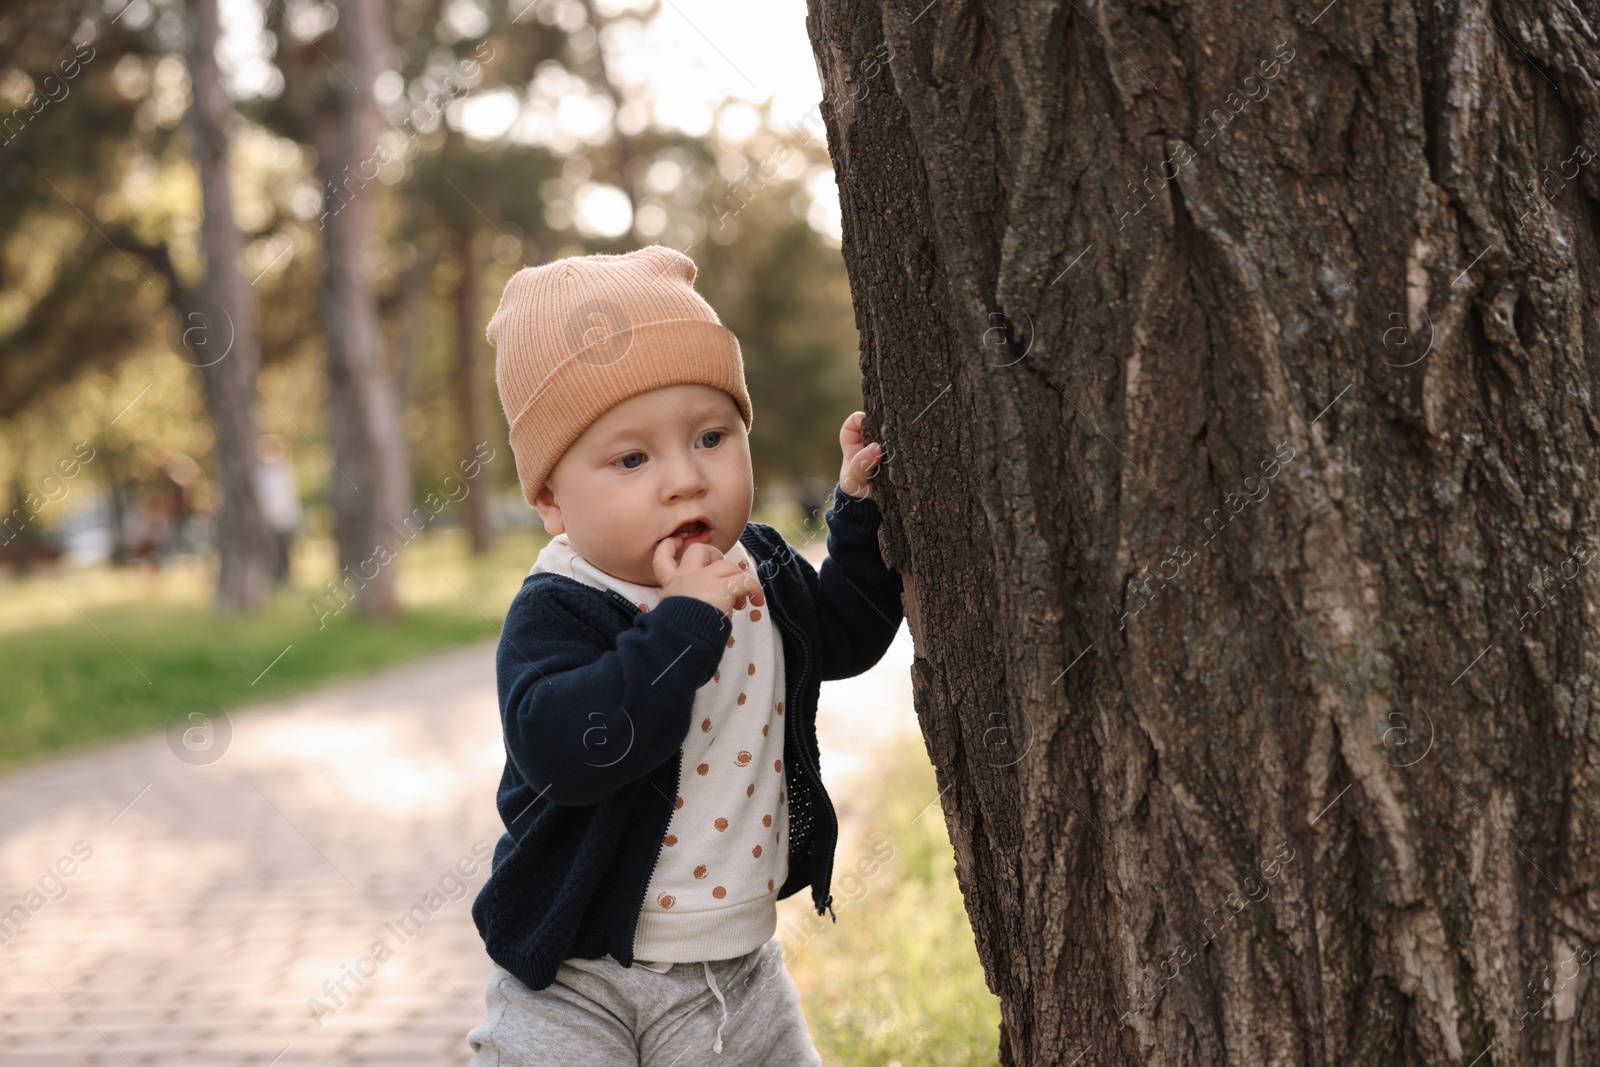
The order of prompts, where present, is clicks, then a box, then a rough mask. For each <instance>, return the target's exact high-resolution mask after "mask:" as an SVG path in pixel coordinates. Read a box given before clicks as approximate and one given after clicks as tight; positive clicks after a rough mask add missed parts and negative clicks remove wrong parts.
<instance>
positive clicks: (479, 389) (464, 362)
mask: <svg viewBox="0 0 1600 1067" xmlns="http://www.w3.org/2000/svg"><path fill="white" fill-rule="evenodd" d="M456 259H457V260H458V261H459V263H460V267H461V273H460V275H459V276H458V279H457V281H456V408H457V411H458V412H459V416H460V419H461V454H462V455H463V456H472V455H474V454H475V453H476V452H477V449H478V445H479V443H480V442H483V441H485V440H487V438H486V437H485V435H484V432H483V347H482V346H483V327H482V325H481V323H482V321H483V316H481V315H480V314H479V313H478V296H479V293H478V284H479V283H478V277H479V275H478V261H477V259H475V258H474V257H473V254H472V231H471V230H460V231H458V232H457V234H456ZM461 476H462V477H463V478H465V479H466V482H467V495H466V496H465V497H463V498H462V501H461V520H462V524H463V525H464V526H466V528H467V534H468V537H469V539H470V544H471V546H472V554H473V555H474V556H481V555H483V554H484V553H485V552H487V551H489V542H490V531H489V486H490V484H491V479H490V478H489V476H488V475H487V474H485V473H484V470H483V465H482V464H480V463H473V464H472V465H471V469H470V472H468V471H463V472H462V475H461Z"/></svg>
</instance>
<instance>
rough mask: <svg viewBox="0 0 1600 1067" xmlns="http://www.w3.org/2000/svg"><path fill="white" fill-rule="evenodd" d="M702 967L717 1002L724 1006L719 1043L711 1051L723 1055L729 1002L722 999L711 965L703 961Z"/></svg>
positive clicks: (718, 1032) (718, 1027)
mask: <svg viewBox="0 0 1600 1067" xmlns="http://www.w3.org/2000/svg"><path fill="white" fill-rule="evenodd" d="M700 965H701V966H702V967H704V968H705V969H706V982H707V983H708V984H709V985H710V986H711V992H712V993H714V994H716V997H717V1002H718V1003H720V1004H721V1005H722V1021H721V1022H720V1023H718V1024H717V1041H716V1044H714V1045H712V1046H711V1051H712V1052H715V1053H717V1055H719V1056H720V1055H721V1054H722V1028H723V1027H724V1026H726V1025H727V1024H728V1002H727V1001H726V1000H723V999H722V990H720V989H718V988H717V979H716V976H715V975H713V974H712V973H711V963H710V962H709V961H707V960H701V961H700Z"/></svg>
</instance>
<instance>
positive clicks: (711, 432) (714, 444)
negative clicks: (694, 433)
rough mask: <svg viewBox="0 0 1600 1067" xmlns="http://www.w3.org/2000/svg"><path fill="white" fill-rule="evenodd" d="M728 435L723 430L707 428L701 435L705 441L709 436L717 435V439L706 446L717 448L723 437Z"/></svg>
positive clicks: (701, 438)
mask: <svg viewBox="0 0 1600 1067" xmlns="http://www.w3.org/2000/svg"><path fill="white" fill-rule="evenodd" d="M726 436H727V434H725V433H723V432H722V431H721V430H707V431H706V432H705V433H703V434H701V435H700V440H702V441H704V440H705V439H706V438H708V437H715V438H716V440H715V441H713V442H711V443H710V444H709V445H706V447H707V448H716V447H717V446H718V445H720V444H721V443H722V439H723V438H724V437H726Z"/></svg>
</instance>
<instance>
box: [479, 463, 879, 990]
mask: <svg viewBox="0 0 1600 1067" xmlns="http://www.w3.org/2000/svg"><path fill="white" fill-rule="evenodd" d="M824 518H825V521H826V522H827V525H828V558H827V559H826V560H824V561H823V564H822V573H821V574H820V575H818V573H817V569H816V568H814V567H813V566H812V565H811V564H810V563H809V562H808V561H807V560H806V559H805V558H804V557H802V556H801V555H799V554H798V553H797V552H795V551H794V549H793V548H791V547H790V546H789V544H788V543H787V542H786V541H785V540H784V539H783V537H782V535H780V534H779V533H778V531H776V530H775V529H773V528H772V527H771V526H768V525H765V524H763V523H757V522H752V523H748V524H747V525H746V527H745V531H744V533H743V534H742V535H741V536H740V538H739V540H740V543H741V544H743V545H744V547H745V548H746V549H747V550H748V551H749V552H750V555H751V556H752V557H753V558H754V559H755V561H756V568H757V573H758V574H759V576H760V580H761V584H762V587H763V589H764V590H765V592H766V601H767V606H768V608H769V611H770V613H771V615H772V618H773V620H774V621H775V622H776V624H777V626H778V629H779V632H780V633H781V635H782V644H783V655H784V664H785V682H786V689H787V700H786V707H787V708H788V709H789V710H790V714H787V715H785V716H784V722H785V727H784V730H785V734H784V740H783V765H784V778H785V784H786V789H787V792H788V802H789V876H788V878H787V879H786V880H785V881H784V883H783V885H782V886H781V887H779V889H778V899H780V900H781V899H783V898H785V897H788V896H791V895H792V894H794V893H797V892H799V891H800V890H801V889H804V888H805V887H806V886H808V885H809V886H810V887H811V899H812V904H813V906H814V907H815V908H816V909H817V914H818V915H821V914H822V913H823V911H824V909H826V910H827V911H828V913H829V914H830V915H831V914H832V907H831V904H832V901H833V897H832V894H831V893H830V892H829V886H830V883H831V879H832V875H833V853H834V846H835V844H836V842H837V839H838V829H839V824H838V820H837V818H836V817H835V815H834V811H833V804H832V803H831V802H830V801H829V799H828V792H827V790H826V789H825V788H824V787H823V784H822V777H821V773H820V771H819V764H820V755H819V753H818V750H817V729H816V722H817V697H818V693H819V691H820V684H821V682H823V681H825V680H832V679H835V678H849V677H852V676H854V675H857V674H860V673H862V672H863V671H866V670H867V669H868V668H870V667H871V666H872V665H873V664H875V663H877V662H878V660H879V659H881V658H882V657H883V654H884V652H885V651H887V650H888V647H889V644H890V642H892V641H893V640H894V635H895V632H896V631H897V630H898V629H899V627H900V620H901V617H902V615H901V610H902V609H901V602H900V593H901V582H900V575H899V573H898V572H896V571H894V570H892V569H890V568H889V567H888V566H886V565H885V564H884V562H883V558H882V556H881V554H880V553H879V551H878V527H879V524H880V522H881V521H882V516H881V514H880V513H879V511H878V505H877V504H876V503H875V502H874V501H872V500H870V499H867V498H862V497H852V496H849V495H847V494H846V493H844V492H843V490H841V489H839V488H837V487H836V488H835V489H834V504H833V506H832V507H831V508H829V509H828V512H827V514H826V516H824ZM732 630H733V624H732V622H731V621H730V620H729V618H728V616H726V615H724V614H723V613H722V612H721V611H719V610H718V609H717V608H716V607H714V606H712V605H711V604H709V603H707V602H705V601H703V600H698V599H696V598H694V597H688V596H669V597H665V598H663V599H662V600H661V601H660V602H659V603H658V604H657V605H656V606H655V608H654V609H653V610H651V611H647V612H642V611H640V610H639V608H638V606H637V605H635V604H633V603H632V602H631V601H629V600H628V598H627V597H625V596H623V595H622V594H621V593H618V592H616V591H614V590H602V589H597V588H595V587H594V586H591V585H587V584H585V583H583V582H579V581H577V580H575V579H573V578H568V577H567V576H565V575H561V574H554V573H548V572H543V571H541V572H538V573H534V574H530V575H528V577H527V578H525V579H524V580H523V583H522V588H521V589H520V590H518V592H517V595H516V597H515V598H514V599H513V600H512V602H511V607H510V609H509V610H508V611H507V612H506V621H505V626H504V628H503V629H502V630H501V632H500V645H499V649H498V651H497V653H496V657H495V673H496V678H497V681H498V685H499V690H500V721H501V727H502V729H503V730H504V735H505V749H506V766H505V771H504V773H503V774H502V775H501V777H500V786H499V792H498V796H497V800H496V804H497V806H498V808H499V810H500V817H501V819H502V820H503V821H504V822H505V825H506V833H504V834H502V835H501V837H500V840H499V842H498V843H497V844H496V846H495V850H494V865H493V870H492V872H491V873H490V875H489V880H488V881H487V882H486V883H484V886H483V888H482V889H481V890H479V892H478V896H477V898H476V899H475V900H474V901H473V904H472V919H473V922H475V923H476V924H477V927H478V933H479V934H480V935H481V936H482V937H483V941H484V947H485V949H486V950H487V951H488V954H489V956H490V958H491V959H493V960H494V961H495V962H496V963H498V964H500V965H501V966H502V967H504V968H505V969H506V970H508V971H510V972H511V973H512V974H513V975H515V976H516V977H517V978H518V979H520V980H521V981H522V982H523V983H525V984H526V985H527V986H528V987H529V988H532V989H544V988H545V987H546V986H548V985H550V983H551V982H553V981H554V980H555V975H556V971H557V970H558V969H559V968H560V966H561V963H562V961H563V960H567V959H572V958H582V959H594V958H598V957H600V956H603V955H605V954H606V953H608V952H609V953H610V954H611V955H612V956H613V957H615V958H616V959H617V960H618V961H619V962H620V963H621V964H622V965H623V966H625V967H631V966H633V937H634V931H635V929H636V928H637V926H638V922H639V912H640V909H641V908H642V907H643V905H644V894H645V890H646V889H648V888H649V884H650V876H651V875H652V874H653V873H654V871H655V865H656V862H657V860H658V859H659V858H660V853H661V849H662V847H663V839H664V837H665V836H666V832H667V824H668V822H669V821H670V819H671V817H672V809H673V801H674V800H675V799H676V797H677V795H678V783H679V780H680V779H679V775H680V772H681V770H682V763H683V759H682V757H683V751H682V747H681V746H682V745H683V742H684V739H685V738H687V737H688V734H689V728H690V725H691V722H690V719H691V715H692V713H693V710H694V695H695V690H697V689H699V688H700V687H701V686H702V685H705V684H706V683H707V682H709V681H710V680H711V675H712V673H713V672H714V671H716V670H717V668H718V666H719V665H720V663H721V662H722V654H723V651H724V649H725V648H726V646H727V639H728V635H729V634H730V633H731V632H732Z"/></svg>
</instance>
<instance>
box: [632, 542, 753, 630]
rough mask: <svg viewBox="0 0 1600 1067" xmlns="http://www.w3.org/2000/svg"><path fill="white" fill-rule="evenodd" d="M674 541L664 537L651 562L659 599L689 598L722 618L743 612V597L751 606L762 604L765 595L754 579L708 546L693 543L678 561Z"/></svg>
mask: <svg viewBox="0 0 1600 1067" xmlns="http://www.w3.org/2000/svg"><path fill="white" fill-rule="evenodd" d="M678 544H679V542H678V539H677V538H675V537H664V538H662V540H661V543H660V544H658V545H656V554H655V558H654V559H653V560H652V562H653V563H654V565H655V570H656V581H657V582H659V583H660V584H661V596H662V598H663V599H665V598H667V597H669V596H692V597H694V598H695V599H696V600H704V601H705V602H706V603H707V604H710V605H711V606H712V607H714V608H716V609H717V610H718V611H720V612H722V613H723V614H724V615H732V614H733V612H734V611H735V610H738V609H743V607H744V602H745V600H746V598H748V599H749V600H750V602H751V603H752V604H757V605H760V604H765V603H766V602H767V595H766V593H764V592H763V591H762V589H761V583H760V582H758V581H757V580H756V576H755V575H753V574H750V573H748V572H746V571H742V570H740V569H739V565H738V564H737V563H735V562H733V560H731V559H728V558H726V557H724V556H723V554H722V553H721V552H719V551H717V549H716V548H714V547H713V546H711V545H706V544H693V545H688V546H687V547H685V548H684V550H683V556H682V558H681V559H680V558H678Z"/></svg>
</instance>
